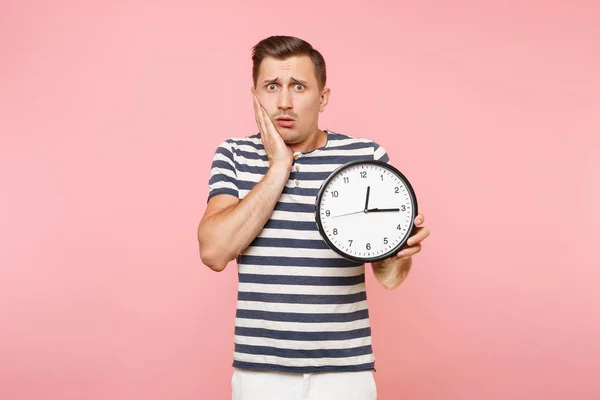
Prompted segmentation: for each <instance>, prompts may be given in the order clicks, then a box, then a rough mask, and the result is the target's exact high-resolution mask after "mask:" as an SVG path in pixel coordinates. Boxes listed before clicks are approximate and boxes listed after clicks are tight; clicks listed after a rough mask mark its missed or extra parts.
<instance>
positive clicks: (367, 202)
mask: <svg viewBox="0 0 600 400" xmlns="http://www.w3.org/2000/svg"><path fill="white" fill-rule="evenodd" d="M370 192H371V186H367V198H366V200H365V212H367V209H368V208H369V193H370Z"/></svg>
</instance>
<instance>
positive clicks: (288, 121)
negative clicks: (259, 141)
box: [277, 117, 294, 128]
mask: <svg viewBox="0 0 600 400" xmlns="http://www.w3.org/2000/svg"><path fill="white" fill-rule="evenodd" d="M277 125H279V126H281V127H282V128H292V127H293V126H294V120H293V119H292V118H289V117H279V118H277Z"/></svg>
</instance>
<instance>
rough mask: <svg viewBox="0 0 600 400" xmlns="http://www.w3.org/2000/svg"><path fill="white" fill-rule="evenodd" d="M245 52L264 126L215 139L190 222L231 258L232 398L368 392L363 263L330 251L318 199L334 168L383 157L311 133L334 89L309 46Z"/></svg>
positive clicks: (421, 234)
mask: <svg viewBox="0 0 600 400" xmlns="http://www.w3.org/2000/svg"><path fill="white" fill-rule="evenodd" d="M252 60H253V81H254V87H253V88H252V95H253V101H254V113H255V117H256V123H257V126H258V129H259V131H260V133H258V134H256V135H253V136H246V137H239V138H231V139H228V140H225V141H224V142H222V143H221V145H220V146H219V147H218V149H217V151H216V153H215V156H214V158H213V163H212V168H211V177H210V181H209V190H210V192H209V196H208V205H207V207H206V211H205V213H204V216H203V218H202V221H201V222H200V225H199V227H198V240H199V246H200V255H201V258H202V261H203V263H204V264H206V265H207V266H208V267H210V268H211V269H213V270H215V271H222V270H223V269H224V268H225V267H226V265H227V264H228V263H229V262H230V261H232V260H233V259H237V263H238V276H239V284H238V301H237V313H236V322H235V338H234V341H235V351H234V362H233V366H234V368H235V369H234V374H233V377H232V392H233V393H232V394H233V399H234V400H236V399H238V400H254V399H260V400H271V399H273V400H288V399H290V400H293V399H298V400H299V399H311V400H321V399H323V400H325V399H327V400H332V399H343V400H349V399H357V400H358V399H360V400H371V399H376V397H377V394H376V387H375V381H374V379H373V371H374V370H375V368H374V361H375V358H374V356H373V352H372V349H371V329H370V325H369V316H368V309H367V302H366V292H365V283H364V282H365V275H364V274H365V271H364V264H359V263H355V262H351V261H349V260H346V259H344V258H342V257H341V256H339V255H338V254H337V253H335V252H334V251H333V250H331V249H329V248H328V247H327V245H326V243H325V242H324V240H323V239H322V237H321V236H320V234H319V232H318V228H317V225H316V223H315V217H314V204H315V200H316V195H317V190H318V188H319V186H320V185H321V183H322V182H323V181H324V180H325V179H326V178H327V176H329V174H331V172H333V170H335V169H336V168H337V167H338V166H340V165H343V164H345V163H347V162H349V161H353V160H373V159H375V160H382V161H385V162H389V157H388V155H387V154H386V151H385V150H384V148H383V147H381V146H379V145H378V144H377V143H374V142H373V141H371V140H367V139H358V138H354V137H351V136H347V135H344V134H340V133H335V132H333V131H330V130H321V129H319V127H318V116H319V113H320V112H322V111H323V110H324V109H325V107H326V105H327V103H328V100H329V93H330V89H329V88H327V87H326V86H325V84H326V70H325V61H324V60H323V57H322V56H321V54H320V53H319V52H318V51H317V50H315V49H314V48H313V47H312V46H311V45H310V44H309V43H307V42H305V41H303V40H301V39H298V38H295V37H289V36H272V37H269V38H267V39H264V40H262V41H261V42H259V43H258V44H257V45H256V46H255V47H254V48H253V57H252ZM423 222H424V217H423V215H421V214H419V215H418V216H417V217H416V219H415V224H416V226H417V229H416V230H415V233H414V234H413V236H412V237H411V238H410V240H409V243H408V244H409V246H407V247H405V248H404V250H402V252H400V253H399V254H397V255H395V256H393V257H391V258H389V259H387V260H384V261H381V262H377V263H373V264H372V268H373V273H374V276H375V278H376V279H377V280H378V281H379V282H380V283H381V284H382V285H383V286H384V287H385V288H387V289H394V288H396V287H397V286H398V285H400V283H402V281H403V280H404V279H405V278H406V275H407V273H408V271H409V269H410V267H411V262H412V256H414V255H415V254H416V253H418V252H419V251H420V250H421V241H422V240H424V239H425V238H426V237H427V236H428V235H429V230H428V229H427V228H425V227H423V226H422V224H423Z"/></svg>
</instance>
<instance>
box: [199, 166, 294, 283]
mask: <svg viewBox="0 0 600 400" xmlns="http://www.w3.org/2000/svg"><path fill="white" fill-rule="evenodd" d="M289 173H290V168H289V167H286V166H285V165H282V166H280V165H274V166H272V167H270V168H269V170H268V171H267V173H266V174H265V176H264V178H263V179H262V180H261V181H260V182H259V183H257V184H256V185H255V186H254V188H253V189H252V190H251V191H250V193H248V195H247V196H246V197H245V198H244V199H243V200H242V201H240V200H239V199H237V198H236V197H233V196H230V195H218V196H215V197H213V198H212V199H210V201H209V202H208V205H207V207H206V211H205V213H204V216H203V217H202V221H201V222H200V225H199V226H198V243H199V247H200V257H201V259H202V262H203V263H204V264H206V265H207V266H208V267H209V268H211V269H212V270H215V271H222V270H223V269H224V268H225V267H226V266H227V263H229V261H231V260H233V259H234V258H236V257H237V255H238V254H240V253H241V252H242V251H243V250H244V249H245V248H246V247H248V245H249V244H250V242H252V240H254V238H255V237H256V236H257V235H258V234H259V233H260V231H261V230H262V228H263V226H264V225H265V224H266V223H267V221H268V220H269V217H270V216H271V213H272V212H273V209H274V208H275V205H276V204H277V200H278V199H279V197H280V196H281V192H282V191H283V188H284V186H285V183H286V182H287V180H288V177H289Z"/></svg>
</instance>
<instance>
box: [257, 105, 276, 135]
mask: <svg viewBox="0 0 600 400" xmlns="http://www.w3.org/2000/svg"><path fill="white" fill-rule="evenodd" d="M261 108H262V111H263V113H264V114H263V118H264V121H265V126H266V127H267V128H269V129H272V130H270V131H269V134H271V133H275V132H277V134H279V131H278V130H277V128H276V127H275V124H273V120H272V119H271V117H269V114H268V113H267V110H265V108H264V107H262V106H261Z"/></svg>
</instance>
